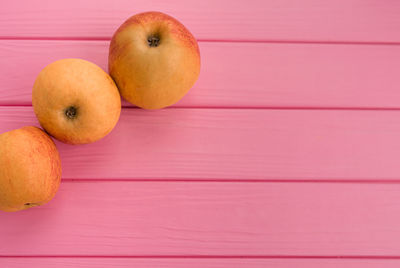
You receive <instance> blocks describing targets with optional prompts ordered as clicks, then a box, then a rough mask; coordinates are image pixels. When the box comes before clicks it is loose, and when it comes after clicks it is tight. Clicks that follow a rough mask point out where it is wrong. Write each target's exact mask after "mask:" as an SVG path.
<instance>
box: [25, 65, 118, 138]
mask: <svg viewBox="0 0 400 268" xmlns="http://www.w3.org/2000/svg"><path fill="white" fill-rule="evenodd" d="M32 104H33V108H34V111H35V114H36V116H37V118H38V120H39V122H40V125H41V126H42V127H43V128H44V129H45V130H46V131H47V132H48V133H49V134H50V135H52V136H53V137H55V138H56V139H58V140H60V141H62V142H65V143H69V144H83V143H91V142H94V141H97V140H99V139H101V138H103V137H104V136H106V135H107V134H108V133H109V132H110V131H111V130H112V129H113V128H114V126H115V125H116V124H117V122H118V119H119V116H120V113H121V97H120V95H119V92H118V89H117V87H116V85H115V83H114V81H113V80H112V78H111V77H110V76H109V75H108V74H107V73H106V72H104V71H103V70H102V69H101V68H100V67H98V66H97V65H95V64H94V63H91V62H89V61H85V60H82V59H62V60H58V61H56V62H53V63H51V64H49V65H47V66H46V67H45V68H44V69H43V70H42V71H41V72H40V73H39V75H38V77H37V78H36V81H35V83H34V85H33V91H32Z"/></svg>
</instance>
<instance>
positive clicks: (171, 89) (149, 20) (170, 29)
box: [108, 12, 200, 109]
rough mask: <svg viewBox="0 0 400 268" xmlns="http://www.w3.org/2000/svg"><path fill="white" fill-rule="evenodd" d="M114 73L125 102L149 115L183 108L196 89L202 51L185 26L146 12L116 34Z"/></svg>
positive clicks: (111, 56) (111, 52)
mask: <svg viewBox="0 0 400 268" xmlns="http://www.w3.org/2000/svg"><path fill="white" fill-rule="evenodd" d="M154 38H155V39H154ZM152 39H153V41H154V40H156V42H152ZM157 40H159V42H157ZM108 69H109V73H110V75H111V77H112V78H113V79H114V81H115V83H116V84H117V87H118V89H119V91H120V93H121V95H122V97H123V98H125V99H126V100H127V101H129V102H131V103H132V104H134V105H136V106H139V107H141V108H144V109H160V108H164V107H167V106H170V105H172V104H174V103H176V102H178V101H179V100H180V99H181V98H182V97H183V96H184V95H185V94H186V93H187V92H188V91H189V89H190V88H191V87H192V86H193V85H194V83H195V82H196V80H197V78H198V76H199V74H200V51H199V47H198V44H197V41H196V39H195V38H194V37H193V35H192V34H191V33H190V32H189V30H188V29H186V28H185V26H184V25H182V24H181V23H180V22H179V21H177V20H176V19H174V18H173V17H171V16H169V15H166V14H163V13H161V12H145V13H140V14H137V15H134V16H132V17H131V18H129V19H128V20H126V21H125V22H124V23H123V24H122V25H121V26H120V27H119V28H118V30H117V31H116V32H115V33H114V35H113V37H112V39H111V43H110V49H109V57H108Z"/></svg>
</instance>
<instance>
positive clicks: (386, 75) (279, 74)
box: [0, 40, 400, 108]
mask: <svg viewBox="0 0 400 268" xmlns="http://www.w3.org/2000/svg"><path fill="white" fill-rule="evenodd" d="M108 43H109V42H108V41H48V40H47V41H46V40H42V41H37V40H35V41H32V40H29V41H26V40H18V41H15V40H3V41H0V58H1V61H0V69H1V70H3V71H2V72H1V73H0V84H1V85H2V87H0V104H8V105H9V104H13V105H21V104H22V105H30V104H31V88H32V85H33V82H34V81H35V78H36V76H37V74H38V73H39V72H40V70H41V69H42V68H44V66H46V65H47V64H49V63H51V62H52V61H54V60H57V59H60V58H68V57H78V58H84V59H87V60H90V61H93V62H94V63H96V64H98V65H99V66H101V67H102V68H103V69H104V70H107V57H108V45H109V44H108ZM200 50H201V55H202V70H201V75H200V78H199V81H198V82H197V83H196V85H195V86H194V88H193V89H192V90H191V91H190V92H189V94H188V95H187V96H186V97H185V98H184V99H182V101H180V102H179V103H178V104H177V105H176V106H178V107H325V108H326V107H352V108H354V107H364V108H365V107H367V108H393V107H394V108H400V90H399V87H398V85H399V84H400V75H399V70H400V46H371V45H362V46H360V45H327V44H314V45H311V44H308V45H306V44H266V43H214V42H200ZM372 62H373V64H371V63H372ZM21 66H24V70H23V71H21ZM232 74H234V75H232ZM127 105H128V103H127V102H125V103H124V106H127Z"/></svg>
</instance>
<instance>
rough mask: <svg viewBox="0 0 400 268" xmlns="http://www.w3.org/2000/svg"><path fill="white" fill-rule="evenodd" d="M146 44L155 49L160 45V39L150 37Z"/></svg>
mask: <svg viewBox="0 0 400 268" xmlns="http://www.w3.org/2000/svg"><path fill="white" fill-rule="evenodd" d="M147 43H148V44H149V46H150V47H157V46H158V45H159V44H160V38H159V37H158V36H154V35H152V36H150V37H149V38H147Z"/></svg>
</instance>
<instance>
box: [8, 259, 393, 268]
mask: <svg viewBox="0 0 400 268" xmlns="http://www.w3.org/2000/svg"><path fill="white" fill-rule="evenodd" d="M0 265H1V266H2V267H7V268H25V267H30V268H53V267H57V268H67V267H68V268H71V267H74V268H98V267H129V268H131V267H141V268H147V267H149V268H150V267H152V268H153V267H157V268H169V267H173V268H187V267H192V268H226V267H235V268H293V267H308V268H322V267H323V268H337V267H342V268H360V267H362V268H382V267H385V268H397V267H399V265H400V262H399V261H398V260H371V259H361V260H347V259H344V260H343V259H338V260H336V259H333V260H331V259H191V258H183V259H182V258H176V259H174V258H173V259H156V258H154V259H153V258H150V259H148V258H144V259H142V258H0Z"/></svg>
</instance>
